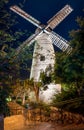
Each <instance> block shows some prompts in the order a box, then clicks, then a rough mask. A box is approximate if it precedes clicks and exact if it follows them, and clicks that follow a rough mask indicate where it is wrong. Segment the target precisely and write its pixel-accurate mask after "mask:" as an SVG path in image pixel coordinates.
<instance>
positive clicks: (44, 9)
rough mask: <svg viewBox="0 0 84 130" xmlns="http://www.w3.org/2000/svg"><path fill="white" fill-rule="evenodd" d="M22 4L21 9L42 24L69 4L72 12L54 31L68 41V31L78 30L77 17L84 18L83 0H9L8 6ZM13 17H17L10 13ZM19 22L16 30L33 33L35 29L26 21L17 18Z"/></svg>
mask: <svg viewBox="0 0 84 130" xmlns="http://www.w3.org/2000/svg"><path fill="white" fill-rule="evenodd" d="M15 4H16V5H21V4H24V7H23V9H24V10H25V11H26V12H28V13H29V14H31V15H32V16H33V17H35V18H36V19H38V20H39V21H41V22H42V23H43V24H46V22H47V21H48V20H49V19H50V18H51V17H52V16H53V15H54V14H55V13H56V12H58V11H59V10H60V9H61V8H63V7H64V6H65V5H66V4H69V5H70V6H71V7H72V8H73V9H74V10H73V12H72V13H71V14H70V15H69V16H68V17H67V18H66V19H65V20H64V21H63V22H61V23H60V24H59V25H58V26H57V27H56V28H55V29H54V31H55V32H57V33H58V34H60V35H61V36H63V37H64V38H65V39H67V40H69V33H68V32H69V31H71V30H72V29H76V28H78V25H77V23H76V21H75V20H76V18H77V16H84V11H83V9H84V0H10V3H9V6H11V5H15ZM12 14H13V15H17V14H15V13H13V12H12ZM17 21H19V24H18V26H16V27H15V30H17V29H18V28H22V29H28V30H29V32H34V31H35V29H36V27H35V26H33V25H32V24H31V23H29V22H28V21H26V20H24V19H23V18H21V17H20V16H18V18H17Z"/></svg>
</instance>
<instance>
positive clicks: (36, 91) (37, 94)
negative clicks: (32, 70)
mask: <svg viewBox="0 0 84 130" xmlns="http://www.w3.org/2000/svg"><path fill="white" fill-rule="evenodd" d="M34 91H35V96H36V101H37V102H39V87H38V86H37V83H34Z"/></svg>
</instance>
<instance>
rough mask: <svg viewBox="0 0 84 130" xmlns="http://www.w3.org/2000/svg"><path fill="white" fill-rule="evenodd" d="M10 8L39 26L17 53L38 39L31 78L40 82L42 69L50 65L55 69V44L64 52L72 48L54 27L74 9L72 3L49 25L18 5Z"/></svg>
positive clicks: (54, 17)
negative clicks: (42, 22) (43, 23)
mask: <svg viewBox="0 0 84 130" xmlns="http://www.w3.org/2000/svg"><path fill="white" fill-rule="evenodd" d="M10 9H11V10H12V11H14V12H15V13H17V14H18V15H20V16H22V17H23V18H24V19H26V20H27V21H29V22H30V23H32V24H33V25H35V26H36V27H37V29H36V31H35V33H34V34H33V35H31V36H30V37H29V38H28V39H27V40H26V41H25V42H23V44H22V45H20V46H19V47H18V48H17V49H16V55H18V54H19V53H20V52H21V50H23V49H24V48H25V46H30V45H31V44H32V43H33V42H34V41H36V42H35V47H34V53H33V61H32V67H31V74H30V78H33V79H34V81H35V82H38V81H39V77H40V73H41V72H42V71H45V70H46V68H47V67H48V66H51V68H52V69H53V66H54V61H55V54H54V48H53V44H54V45H56V46H57V47H58V48H59V49H60V50H62V51H63V52H65V51H66V52H67V53H70V52H71V50H72V48H71V46H69V44H68V41H67V40H65V39H64V38H63V37H61V36H60V35H58V34H57V33H55V32H54V31H53V29H54V28H55V27H56V26H58V25H59V24H60V22H62V21H63V20H64V19H65V18H66V17H67V16H68V15H69V14H70V13H71V12H72V11H73V9H72V8H71V7H70V5H65V6H64V7H63V8H62V9H61V10H60V11H59V12H58V13H57V14H55V15H54V16H53V17H52V18H51V19H50V20H49V21H48V22H47V25H42V24H41V22H40V21H38V20H36V19H35V18H33V17H32V16H30V15H29V14H28V13H26V12H25V11H23V10H22V9H20V8H19V7H18V6H16V5H14V6H11V7H10Z"/></svg>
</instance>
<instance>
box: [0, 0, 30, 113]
mask: <svg viewBox="0 0 84 130" xmlns="http://www.w3.org/2000/svg"><path fill="white" fill-rule="evenodd" d="M8 4H9V0H0V111H1V110H2V112H3V113H4V112H6V111H5V109H6V107H4V106H6V98H7V97H9V95H10V94H11V91H12V89H13V88H11V86H13V85H15V83H16V80H17V79H18V78H19V79H20V70H21V69H22V67H23V66H21V63H22V62H23V61H21V62H18V59H16V57H15V52H16V50H15V48H17V47H18V46H19V45H20V44H21V42H22V41H21V40H20V39H21V37H22V38H23V39H24V36H25V37H27V36H29V33H28V31H27V30H24V31H22V30H21V29H18V30H15V29H14V28H15V26H17V25H18V22H16V21H17V20H16V17H14V15H12V13H11V11H10V10H9V6H8ZM14 30H15V31H14ZM24 40H25V39H24ZM23 58H24V57H23ZM10 88H11V89H10ZM2 106H3V107H2ZM4 114H6V113H4Z"/></svg>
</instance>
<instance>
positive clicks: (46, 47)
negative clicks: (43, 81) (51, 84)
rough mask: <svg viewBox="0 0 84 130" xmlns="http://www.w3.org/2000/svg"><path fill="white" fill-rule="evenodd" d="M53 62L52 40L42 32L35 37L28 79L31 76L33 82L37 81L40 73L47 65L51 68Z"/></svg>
mask: <svg viewBox="0 0 84 130" xmlns="http://www.w3.org/2000/svg"><path fill="white" fill-rule="evenodd" d="M54 63H55V54H54V48H53V45H52V41H51V40H50V39H49V36H48V35H47V34H46V33H42V34H41V35H38V37H37V38H36V43H35V47H34V53H33V61H32V67H31V74H30V79H31V78H33V79H34V81H35V82H38V81H39V80H40V79H39V78H40V73H41V72H42V71H45V69H46V68H47V67H48V66H49V65H51V67H52V68H53V67H54Z"/></svg>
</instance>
